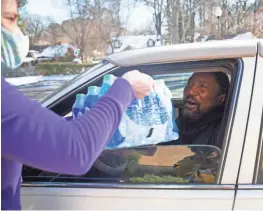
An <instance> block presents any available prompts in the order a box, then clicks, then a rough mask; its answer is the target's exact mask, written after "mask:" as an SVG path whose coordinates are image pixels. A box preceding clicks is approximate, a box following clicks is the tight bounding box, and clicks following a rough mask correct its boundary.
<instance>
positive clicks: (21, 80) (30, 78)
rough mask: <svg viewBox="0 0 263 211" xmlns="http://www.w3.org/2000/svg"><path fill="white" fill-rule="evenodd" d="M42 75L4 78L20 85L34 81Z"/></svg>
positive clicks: (38, 79)
mask: <svg viewBox="0 0 263 211" xmlns="http://www.w3.org/2000/svg"><path fill="white" fill-rule="evenodd" d="M41 77H42V76H25V77H16V78H6V81H7V82H8V83H10V84H12V85H14V86H20V85H24V84H29V83H36V82H38V81H40V80H41Z"/></svg>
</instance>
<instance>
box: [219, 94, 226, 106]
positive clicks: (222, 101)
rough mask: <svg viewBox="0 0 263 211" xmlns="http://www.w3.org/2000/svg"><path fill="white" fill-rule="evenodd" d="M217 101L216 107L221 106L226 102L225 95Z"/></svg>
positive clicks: (220, 96)
mask: <svg viewBox="0 0 263 211" xmlns="http://www.w3.org/2000/svg"><path fill="white" fill-rule="evenodd" d="M217 99H218V105H223V104H224V103H225V102H226V94H222V95H219V96H218V97H217Z"/></svg>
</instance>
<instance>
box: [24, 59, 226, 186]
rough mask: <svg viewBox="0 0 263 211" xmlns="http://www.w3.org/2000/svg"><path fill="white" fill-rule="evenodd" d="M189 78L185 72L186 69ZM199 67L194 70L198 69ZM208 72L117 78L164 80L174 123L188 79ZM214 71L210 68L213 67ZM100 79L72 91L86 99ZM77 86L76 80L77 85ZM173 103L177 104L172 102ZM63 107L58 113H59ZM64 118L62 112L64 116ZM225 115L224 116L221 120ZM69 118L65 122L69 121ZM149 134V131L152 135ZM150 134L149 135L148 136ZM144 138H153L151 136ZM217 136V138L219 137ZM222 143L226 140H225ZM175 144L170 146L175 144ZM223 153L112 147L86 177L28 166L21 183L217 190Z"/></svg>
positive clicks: (172, 68) (148, 68) (161, 146)
mask: <svg viewBox="0 0 263 211" xmlns="http://www.w3.org/2000/svg"><path fill="white" fill-rule="evenodd" d="M181 65H183V67H184V69H185V72H184V71H182V70H181V69H182V66H181ZM194 65H196V64H194ZM202 65H204V66H205V68H203V70H206V71H207V66H206V62H205V63H204V64H201V63H200V64H199V63H198V67H197V68H195V67H193V66H192V64H187V63H185V64H180V65H178V64H173V65H172V64H167V65H163V64H160V65H159V64H158V65H144V66H143V67H129V68H121V67H120V68H115V69H113V70H112V71H114V72H112V73H113V75H115V76H119V75H122V74H123V71H129V70H130V69H131V68H132V69H133V68H135V69H138V70H140V71H142V72H145V73H147V74H149V75H151V76H152V77H153V78H154V79H155V80H164V82H165V85H166V86H167V87H168V89H169V90H170V91H171V92H172V97H173V101H172V103H173V105H174V111H175V114H174V120H176V119H177V117H178V115H179V109H180V108H181V107H182V102H180V100H181V101H182V98H183V90H184V87H185V86H186V84H187V82H188V79H189V78H190V77H191V75H192V74H193V73H194V72H196V71H197V72H200V71H201V72H202V67H201V66H202ZM209 65H210V66H211V65H212V62H211V61H210V62H209ZM217 65H220V64H216V65H212V67H209V68H208V69H209V70H210V69H211V70H218V68H219V67H218V66H217ZM102 78H103V77H102V76H100V77H99V79H98V80H97V79H96V80H93V81H92V82H91V84H87V85H86V86H85V87H83V88H81V89H74V92H76V93H87V87H88V86H101V84H102ZM75 80H76V79H75ZM76 93H75V94H74V96H73V97H70V101H69V102H61V108H63V109H64V108H65V107H66V106H67V105H69V110H71V108H72V105H73V103H74V100H75V95H76ZM178 99H179V101H178ZM174 100H175V101H174ZM59 110H60V105H58V106H57V107H56V108H54V111H55V112H57V111H59ZM62 113H65V112H63V111H61V113H60V114H62ZM222 115H223V114H222ZM70 116H71V114H68V115H67V117H69V118H70ZM150 131H151V130H150ZM147 134H148V135H147ZM147 134H146V135H147V136H149V134H151V135H152V133H150V132H149V131H148V133H147ZM217 135H218V136H219V134H217ZM222 139H223V137H222ZM171 141H172V140H171ZM221 154H222V152H221V150H220V149H219V148H218V147H217V146H215V145H214V146H212V145H211V146H209V145H207V144H205V145H203V146H202V147H201V146H196V148H194V147H192V146H189V145H185V146H181V145H180V143H179V142H176V140H175V143H168V142H167V144H166V143H161V140H160V141H159V142H157V144H145V143H144V142H142V143H141V144H137V145H136V146H129V147H127V146H125V147H120V148H118V147H116V148H114V147H112V148H110V149H105V150H104V151H103V152H102V154H101V155H100V156H99V158H98V159H97V160H96V162H95V163H94V165H93V167H92V168H91V169H90V170H89V171H88V172H87V173H86V174H85V175H83V176H69V175H64V174H56V173H51V172H46V171H41V170H38V169H34V168H31V167H28V166H24V168H23V181H24V183H28V182H40V181H41V182H62V183H63V182H67V183H71V182H78V183H100V182H115V183H116V182H117V183H129V184H134V183H153V184H160V183H172V184H182V183H185V184H200V183H209V184H215V183H217V182H218V181H217V180H216V178H217V176H218V175H217V173H218V172H219V171H218V163H219V161H220V159H221Z"/></svg>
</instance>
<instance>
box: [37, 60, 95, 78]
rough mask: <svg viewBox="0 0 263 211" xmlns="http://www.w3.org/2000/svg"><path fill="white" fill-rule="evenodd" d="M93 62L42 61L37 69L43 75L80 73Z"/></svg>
mask: <svg viewBox="0 0 263 211" xmlns="http://www.w3.org/2000/svg"><path fill="white" fill-rule="evenodd" d="M92 66H93V65H92V64H74V63H72V62H46V63H44V62H41V63H39V64H38V65H37V66H36V71H37V72H38V73H39V74H41V75H60V74H63V75H65V74H79V73H80V72H81V71H82V70H83V68H90V67H92Z"/></svg>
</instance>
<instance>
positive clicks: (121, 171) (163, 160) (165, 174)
mask: <svg viewBox="0 0 263 211" xmlns="http://www.w3.org/2000/svg"><path fill="white" fill-rule="evenodd" d="M220 157H221V150H220V149H219V148H217V147H211V146H200V145H196V146H149V147H135V148H123V149H116V150H105V151H104V152H103V153H102V154H101V155H100V156H99V158H98V159H97V160H96V162H95V163H94V165H93V167H92V169H91V170H90V171H89V172H87V173H86V174H85V175H83V176H82V177H76V176H75V177H74V176H69V175H62V174H56V173H50V172H44V171H40V170H37V169H32V168H29V167H24V169H23V182H25V183H26V182H32V180H33V181H35V182H36V181H43V182H120V183H130V184H136V183H139V184H142V183H151V184H167V183H169V184H192V183H196V184H201V183H210V184H213V183H215V182H216V174H217V171H218V163H219V160H220ZM28 174H30V175H31V177H29V176H27V175H28ZM32 175H34V177H32Z"/></svg>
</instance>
